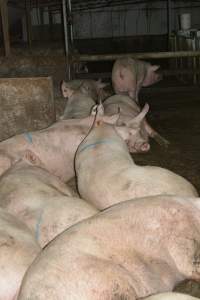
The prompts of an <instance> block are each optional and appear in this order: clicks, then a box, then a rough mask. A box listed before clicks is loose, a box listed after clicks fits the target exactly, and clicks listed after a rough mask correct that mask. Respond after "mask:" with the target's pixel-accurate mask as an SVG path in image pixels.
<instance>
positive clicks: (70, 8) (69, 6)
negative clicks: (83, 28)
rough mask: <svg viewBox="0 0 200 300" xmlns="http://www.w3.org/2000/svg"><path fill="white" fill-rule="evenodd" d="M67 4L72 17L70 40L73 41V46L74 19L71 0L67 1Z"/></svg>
mask: <svg viewBox="0 0 200 300" xmlns="http://www.w3.org/2000/svg"><path fill="white" fill-rule="evenodd" d="M67 4H68V14H69V16H70V23H69V26H70V39H71V43H72V45H73V44H74V36H73V19H72V5H71V0H67Z"/></svg>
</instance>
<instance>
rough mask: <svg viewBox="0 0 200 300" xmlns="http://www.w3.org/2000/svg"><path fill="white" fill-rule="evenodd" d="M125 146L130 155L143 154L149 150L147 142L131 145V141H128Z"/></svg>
mask: <svg viewBox="0 0 200 300" xmlns="http://www.w3.org/2000/svg"><path fill="white" fill-rule="evenodd" d="M127 145H128V149H129V152H130V153H145V152H148V151H149V150H150V144H149V143H148V142H141V143H134V144H133V143H131V141H128V142H127Z"/></svg>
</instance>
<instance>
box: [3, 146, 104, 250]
mask: <svg viewBox="0 0 200 300" xmlns="http://www.w3.org/2000/svg"><path fill="white" fill-rule="evenodd" d="M30 156H31V163H29V158H30ZM33 156H34V164H33V163H32V161H33ZM38 160H39V158H37V157H36V156H35V155H34V153H31V152H30V150H29V151H27V152H26V153H25V157H24V158H23V159H21V160H19V161H18V162H17V163H16V164H15V165H13V166H12V167H11V168H10V169H9V170H8V171H7V172H5V173H4V174H3V175H2V176H1V178H0V207H2V208H4V209H6V211H8V212H9V213H11V214H13V215H14V216H16V217H17V218H18V219H19V220H21V221H22V222H24V223H25V224H26V225H27V226H28V227H29V229H30V230H31V232H32V233H33V235H34V236H35V239H36V240H37V241H38V243H39V244H40V246H41V247H44V246H45V245H46V244H47V243H48V242H49V241H51V240H52V239H53V238H54V237H55V236H56V235H58V234H59V233H60V232H61V231H63V230H64V229H66V228H68V227H70V226H71V225H73V224H75V223H77V222H79V221H80V220H83V219H84V218H88V217H90V216H92V215H94V214H96V213H97V212H98V210H97V209H95V208H94V207H93V206H92V205H89V204H88V203H87V202H85V201H84V200H82V199H80V198H77V197H73V192H72V191H71V189H70V188H69V187H68V186H67V185H66V184H64V183H63V182H62V181H60V180H59V178H58V177H56V176H55V175H52V174H50V173H49V172H48V171H46V170H44V169H42V168H41V167H38V166H37V165H41V164H40V162H39V161H38Z"/></svg>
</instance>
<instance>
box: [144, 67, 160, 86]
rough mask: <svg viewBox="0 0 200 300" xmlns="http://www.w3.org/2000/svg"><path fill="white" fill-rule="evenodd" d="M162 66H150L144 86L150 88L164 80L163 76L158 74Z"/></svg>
mask: <svg viewBox="0 0 200 300" xmlns="http://www.w3.org/2000/svg"><path fill="white" fill-rule="evenodd" d="M159 68H160V66H157V65H150V66H149V67H148V68H147V74H146V76H145V78H144V81H143V83H142V86H149V85H152V84H154V83H156V82H158V81H160V80H162V74H161V73H159V72H157V70H158V69H159Z"/></svg>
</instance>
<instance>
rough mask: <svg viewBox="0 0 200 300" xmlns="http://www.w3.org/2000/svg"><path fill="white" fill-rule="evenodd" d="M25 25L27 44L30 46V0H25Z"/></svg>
mask: <svg viewBox="0 0 200 300" xmlns="http://www.w3.org/2000/svg"><path fill="white" fill-rule="evenodd" d="M25 4H26V26H27V40H28V45H29V47H30V48H31V45H32V30H31V29H32V23H31V3H30V0H26V2H25Z"/></svg>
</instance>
